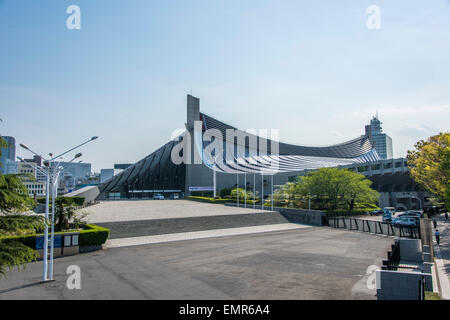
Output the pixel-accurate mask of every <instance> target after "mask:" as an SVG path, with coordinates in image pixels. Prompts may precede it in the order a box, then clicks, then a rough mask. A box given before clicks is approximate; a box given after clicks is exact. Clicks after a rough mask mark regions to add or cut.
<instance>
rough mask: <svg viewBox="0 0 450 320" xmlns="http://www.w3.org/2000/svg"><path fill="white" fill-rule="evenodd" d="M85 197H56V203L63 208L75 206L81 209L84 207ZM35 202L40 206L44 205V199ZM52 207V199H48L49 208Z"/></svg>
mask: <svg viewBox="0 0 450 320" xmlns="http://www.w3.org/2000/svg"><path fill="white" fill-rule="evenodd" d="M85 200H86V198H85V197H57V198H56V203H57V204H59V203H60V204H63V205H64V206H71V205H72V206H76V207H81V206H83V205H84V202H85ZM37 202H38V203H40V204H45V198H38V199H37ZM51 205H52V198H50V207H51Z"/></svg>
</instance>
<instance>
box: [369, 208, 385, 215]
mask: <svg viewBox="0 0 450 320" xmlns="http://www.w3.org/2000/svg"><path fill="white" fill-rule="evenodd" d="M383 213H384V211H383V209H376V210H372V211H370V212H369V214H370V215H371V216H377V215H380V214H383Z"/></svg>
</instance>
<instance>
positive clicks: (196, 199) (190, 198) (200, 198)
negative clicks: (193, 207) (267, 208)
mask: <svg viewBox="0 0 450 320" xmlns="http://www.w3.org/2000/svg"><path fill="white" fill-rule="evenodd" d="M186 199H188V200H193V201H199V202H207V203H222V204H223V203H236V202H237V199H233V198H231V199H214V198H208V197H195V196H189V197H186ZM253 202H255V203H258V202H260V201H259V200H255V201H253V200H247V204H253ZM239 203H244V200H243V199H239Z"/></svg>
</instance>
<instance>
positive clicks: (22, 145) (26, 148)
mask: <svg viewBox="0 0 450 320" xmlns="http://www.w3.org/2000/svg"><path fill="white" fill-rule="evenodd" d="M20 146H21V147H22V148H24V149H25V150H29V149H28V147H27V146H26V145H24V144H23V143H21V144H20Z"/></svg>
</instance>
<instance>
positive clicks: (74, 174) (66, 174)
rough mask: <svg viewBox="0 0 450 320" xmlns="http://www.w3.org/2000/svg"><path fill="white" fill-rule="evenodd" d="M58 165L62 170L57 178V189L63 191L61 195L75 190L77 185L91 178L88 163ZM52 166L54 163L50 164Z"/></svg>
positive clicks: (62, 163)
mask: <svg viewBox="0 0 450 320" xmlns="http://www.w3.org/2000/svg"><path fill="white" fill-rule="evenodd" d="M59 165H60V166H62V167H63V168H64V169H63V170H62V172H61V175H60V177H59V179H60V185H59V188H60V189H61V190H64V192H63V193H65V192H68V191H70V190H74V189H76V187H77V185H78V184H81V183H82V181H84V180H85V179H87V178H89V177H90V176H91V164H90V163H80V162H60V163H59ZM54 166H56V163H55V162H53V163H52V167H54ZM58 192H59V191H58Z"/></svg>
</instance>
